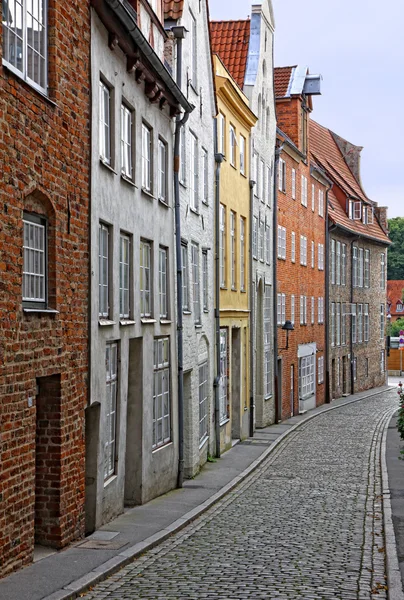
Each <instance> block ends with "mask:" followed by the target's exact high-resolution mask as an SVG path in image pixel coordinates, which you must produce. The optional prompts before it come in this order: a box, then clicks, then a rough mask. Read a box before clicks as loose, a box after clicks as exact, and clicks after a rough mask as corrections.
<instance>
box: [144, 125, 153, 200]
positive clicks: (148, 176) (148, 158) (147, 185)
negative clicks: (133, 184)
mask: <svg viewBox="0 0 404 600" xmlns="http://www.w3.org/2000/svg"><path fill="white" fill-rule="evenodd" d="M152 156H153V141H152V130H151V129H150V127H149V126H148V125H146V123H142V188H143V189H144V190H146V191H147V192H151V191H152V171H153V169H152Z"/></svg>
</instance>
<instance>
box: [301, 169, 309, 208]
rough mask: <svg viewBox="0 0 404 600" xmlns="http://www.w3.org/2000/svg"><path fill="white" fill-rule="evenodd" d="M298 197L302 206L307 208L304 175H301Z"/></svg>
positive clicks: (305, 178) (305, 179)
mask: <svg viewBox="0 0 404 600" xmlns="http://www.w3.org/2000/svg"><path fill="white" fill-rule="evenodd" d="M300 195H301V203H302V205H303V206H305V207H306V208H307V177H306V176H305V175H302V177H301V190H300Z"/></svg>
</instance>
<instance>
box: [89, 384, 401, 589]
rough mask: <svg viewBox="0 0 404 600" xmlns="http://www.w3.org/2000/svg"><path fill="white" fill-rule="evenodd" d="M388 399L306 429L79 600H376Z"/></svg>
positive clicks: (381, 567)
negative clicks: (211, 504)
mask: <svg viewBox="0 0 404 600" xmlns="http://www.w3.org/2000/svg"><path fill="white" fill-rule="evenodd" d="M396 398H397V395H396V393H395V392H394V391H389V392H384V393H382V394H380V395H377V396H374V397H373V398H369V399H367V400H364V401H359V402H355V403H353V404H349V405H345V406H342V407H339V408H336V409H335V410H332V411H330V412H326V413H323V414H320V416H318V417H316V418H314V419H312V420H310V421H308V422H307V423H306V424H304V425H302V426H301V427H299V428H298V429H296V430H295V431H294V432H293V433H291V434H290V435H289V436H287V437H286V438H285V440H284V441H283V442H282V443H281V444H280V445H279V446H278V447H277V448H276V450H275V451H274V452H273V453H272V454H270V455H269V457H268V459H267V460H266V461H265V462H264V463H263V464H262V466H261V467H260V468H259V469H258V470H257V471H255V472H254V473H253V474H252V475H250V476H249V477H248V478H247V479H246V480H245V481H244V482H243V483H242V484H240V486H239V487H237V488H236V489H235V490H234V491H233V492H231V493H230V494H229V495H227V496H226V497H225V498H224V499H223V500H222V501H220V502H219V503H218V504H216V505H215V506H214V507H212V508H211V509H210V510H209V511H208V512H206V513H205V514H204V515H202V516H201V517H200V518H198V519H197V520H196V521H194V522H193V523H191V524H190V525H189V526H187V527H186V528H185V529H183V530H182V531H181V532H179V533H178V534H176V535H174V536H173V537H171V538H170V539H168V540H167V541H165V542H164V543H162V544H160V545H159V546H158V547H156V548H155V549H153V550H151V551H149V552H147V553H146V554H144V555H143V556H142V557H140V558H139V559H137V560H135V561H134V562H133V563H131V564H130V565H129V566H127V567H125V568H124V569H122V570H121V571H119V572H118V573H116V574H115V575H113V576H111V577H110V578H109V579H107V580H106V581H105V582H103V583H100V584H98V585H97V586H96V587H94V588H93V590H92V591H90V592H88V593H87V594H86V595H85V598H86V600H90V599H94V600H95V599H103V598H105V599H108V600H134V599H137V598H148V599H154V598H156V599H157V598H159V599H162V598H163V599H165V600H169V599H170V600H171V599H172V600H177V599H179V598H183V599H185V598H186V599H205V598H211V599H218V598H220V599H228V600H238V599H240V600H242V599H245V598H254V599H255V598H257V599H258V598H265V599H266V600H268V599H272V598H274V599H275V598H276V599H286V598H299V599H307V600H312V599H313V600H314V599H327V600H329V599H333V600H335V599H338V598H341V599H349V600H353V599H362V598H380V599H381V598H386V597H387V592H386V579H385V554H384V547H383V515H382V503H381V500H382V499H381V489H380V482H381V473H380V443H381V435H382V431H383V427H384V426H385V424H386V423H387V421H388V419H389V417H390V416H391V414H392V412H393V411H394V408H395V405H396V403H397V400H396Z"/></svg>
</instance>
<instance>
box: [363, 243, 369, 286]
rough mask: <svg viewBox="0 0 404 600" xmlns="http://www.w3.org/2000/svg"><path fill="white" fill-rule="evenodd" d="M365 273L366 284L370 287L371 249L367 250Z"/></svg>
mask: <svg viewBox="0 0 404 600" xmlns="http://www.w3.org/2000/svg"><path fill="white" fill-rule="evenodd" d="M364 260H365V268H364V270H365V273H364V282H363V283H364V286H365V288H368V287H369V286H370V251H369V250H365V259H364Z"/></svg>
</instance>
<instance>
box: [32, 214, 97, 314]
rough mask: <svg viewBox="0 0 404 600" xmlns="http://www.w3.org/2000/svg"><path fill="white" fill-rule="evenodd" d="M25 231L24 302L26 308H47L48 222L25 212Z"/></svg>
mask: <svg viewBox="0 0 404 600" xmlns="http://www.w3.org/2000/svg"><path fill="white" fill-rule="evenodd" d="M23 229H24V234H23V267H22V300H23V303H24V305H25V306H35V307H38V308H46V304H47V285H48V281H47V229H46V221H45V219H43V218H41V217H39V216H38V215H33V214H31V213H26V212H24V216H23ZM107 273H108V270H107ZM107 304H108V303H107Z"/></svg>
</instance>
